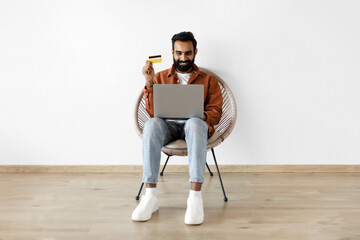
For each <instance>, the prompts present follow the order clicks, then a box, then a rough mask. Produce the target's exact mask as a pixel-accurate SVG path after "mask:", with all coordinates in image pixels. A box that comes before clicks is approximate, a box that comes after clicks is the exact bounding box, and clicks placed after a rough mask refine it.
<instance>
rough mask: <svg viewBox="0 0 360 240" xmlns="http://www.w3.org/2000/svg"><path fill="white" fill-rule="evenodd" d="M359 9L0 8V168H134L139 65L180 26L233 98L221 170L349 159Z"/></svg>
mask: <svg viewBox="0 0 360 240" xmlns="http://www.w3.org/2000/svg"><path fill="white" fill-rule="evenodd" d="M359 12H360V2H359V1H356V0H353V1H334V0H330V1H329V0H313V1H300V0H298V1H289V0H283V1H280V0H274V1H268V0H257V1H254V0H247V1H206V0H203V1H193V0H191V1H190V0H184V1H168V0H163V1H159V0H158V1H154V0H152V1H148V0H144V1H115V0H113V1H110V0H109V1H100V0H97V1H85V0H84V1H79V0H78V1H72V0H71V1H63V0H62V1H49V0H43V1H13V0H1V1H0V164H34V165H35V164H46V165H57V164H77V165H81V164H85V165H87V164H101V165H103V164H141V163H142V159H141V141H140V139H139V138H138V136H137V135H136V133H135V131H134V123H133V122H134V120H133V110H134V109H133V108H134V104H135V101H136V98H137V96H138V94H139V92H140V91H141V89H142V87H143V84H144V80H143V77H142V75H141V68H142V66H143V64H144V62H145V60H146V58H147V56H149V55H152V54H161V55H162V56H163V63H161V64H157V65H156V71H159V70H163V69H166V68H168V67H170V65H171V63H172V58H171V55H170V51H171V42H170V39H171V37H172V35H173V34H175V33H177V32H180V31H184V30H190V31H192V32H193V33H194V34H195V37H196V38H197V40H198V43H199V45H198V49H199V51H198V56H197V59H196V63H197V64H198V65H199V66H201V67H206V68H209V69H211V70H213V71H214V72H216V73H217V74H218V75H220V76H222V77H223V78H224V79H225V80H226V81H227V83H228V85H229V86H230V87H231V88H232V90H233V93H234V95H235V98H236V100H237V105H238V122H237V125H236V126H235V129H234V131H233V133H232V135H231V136H230V137H229V138H228V139H227V140H226V141H225V142H224V143H223V144H222V145H221V146H219V147H218V148H217V149H216V151H217V157H218V161H219V162H220V163H221V164H358V163H359V160H360V150H359V149H360V148H359V145H360V127H359V122H360V108H359V102H360V94H359V93H360V81H359V80H360V71H359V66H360V57H359V56H360V45H359V42H360V30H359V29H360V28H359V22H360V14H359ZM209 157H210V154H209ZM186 162H187V158H176V161H175V160H174V161H173V164H185V163H186ZM209 162H212V160H210V161H209Z"/></svg>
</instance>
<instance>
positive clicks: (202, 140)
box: [132, 32, 222, 225]
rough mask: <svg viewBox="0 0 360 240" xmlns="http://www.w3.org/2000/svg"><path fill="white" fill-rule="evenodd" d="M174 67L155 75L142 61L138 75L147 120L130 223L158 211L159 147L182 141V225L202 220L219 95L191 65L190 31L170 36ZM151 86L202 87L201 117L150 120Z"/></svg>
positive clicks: (211, 80)
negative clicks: (185, 161) (185, 171)
mask: <svg viewBox="0 0 360 240" xmlns="http://www.w3.org/2000/svg"><path fill="white" fill-rule="evenodd" d="M171 40H172V55H173V60H174V64H173V66H172V67H171V68H170V69H167V70H164V71H162V72H159V73H157V74H155V73H154V68H153V66H152V63H151V62H150V61H146V64H145V66H144V67H143V70H142V73H143V75H144V77H145V89H144V97H145V103H146V111H147V112H148V113H149V115H150V116H151V119H150V120H149V121H147V122H146V124H145V126H144V130H143V162H144V168H143V179H142V180H143V182H144V183H146V192H145V195H144V196H143V197H142V198H141V201H140V204H139V205H138V206H137V207H136V209H135V210H134V212H133V214H132V219H133V220H134V221H147V220H149V219H150V218H151V215H152V213H153V212H155V211H157V210H158V209H159V207H158V199H157V189H156V183H157V180H158V174H159V167H160V157H161V148H162V146H164V145H166V144H167V143H169V142H171V141H174V140H176V139H185V140H186V143H187V146H188V156H189V175H190V183H191V184H190V188H191V189H190V193H189V197H188V199H187V209H186V213H185V224H191V225H197V224H201V223H202V222H203V221H204V208H203V201H202V196H201V186H202V183H203V182H204V173H205V165H206V144H207V139H208V138H209V137H210V136H211V135H212V134H213V133H214V125H215V124H217V123H218V122H219V121H220V117H221V113H222V95H221V90H220V87H219V84H218V82H217V80H216V79H215V77H214V76H212V75H210V74H207V73H204V72H201V71H200V70H199V68H198V67H197V66H196V65H195V64H194V62H195V56H196V54H197V48H196V45H197V42H196V40H195V38H194V35H193V34H192V33H191V32H181V33H178V34H175V35H174V36H173V37H172V39H171ZM153 84H203V85H204V118H203V119H199V118H190V119H188V120H185V121H171V120H166V119H162V118H157V117H155V118H154V111H153Z"/></svg>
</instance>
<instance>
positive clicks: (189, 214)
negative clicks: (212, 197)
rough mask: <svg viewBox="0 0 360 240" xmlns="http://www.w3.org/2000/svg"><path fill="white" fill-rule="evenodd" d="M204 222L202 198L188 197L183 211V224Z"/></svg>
mask: <svg viewBox="0 0 360 240" xmlns="http://www.w3.org/2000/svg"><path fill="white" fill-rule="evenodd" d="M203 222H204V207H203V201H202V198H199V197H188V199H187V208H186V213H185V224H188V225H199V224H202V223H203Z"/></svg>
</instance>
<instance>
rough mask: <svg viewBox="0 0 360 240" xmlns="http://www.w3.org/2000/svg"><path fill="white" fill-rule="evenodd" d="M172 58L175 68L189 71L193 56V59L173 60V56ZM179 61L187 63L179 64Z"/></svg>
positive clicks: (193, 61) (192, 63)
mask: <svg viewBox="0 0 360 240" xmlns="http://www.w3.org/2000/svg"><path fill="white" fill-rule="evenodd" d="M173 60H174V66H175V68H176V69H177V70H178V71H180V72H187V71H189V70H190V69H191V68H192V67H193V66H194V63H195V58H193V60H191V61H190V60H186V61H180V60H177V61H176V60H175V58H173ZM180 63H187V64H186V65H180Z"/></svg>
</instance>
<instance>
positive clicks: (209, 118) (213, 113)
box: [204, 76, 223, 126]
mask: <svg viewBox="0 0 360 240" xmlns="http://www.w3.org/2000/svg"><path fill="white" fill-rule="evenodd" d="M222 102H223V98H222V94H221V90H220V86H219V83H218V81H217V80H216V79H215V77H214V76H212V77H211V79H210V84H209V87H208V93H207V96H206V99H205V103H204V114H205V122H206V123H207V124H208V125H209V126H214V125H216V124H218V123H219V121H220V118H221V114H222Z"/></svg>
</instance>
